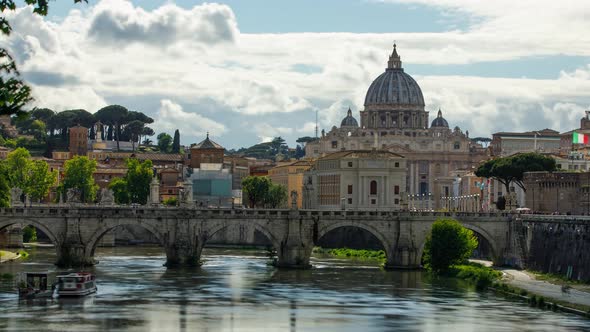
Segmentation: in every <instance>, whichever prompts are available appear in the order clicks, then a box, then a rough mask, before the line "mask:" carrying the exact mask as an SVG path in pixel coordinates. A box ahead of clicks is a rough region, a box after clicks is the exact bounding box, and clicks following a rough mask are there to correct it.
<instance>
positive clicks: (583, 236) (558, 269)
mask: <svg viewBox="0 0 590 332" xmlns="http://www.w3.org/2000/svg"><path fill="white" fill-rule="evenodd" d="M568 217H569V218H568V219H567V220H565V219H563V218H561V216H555V217H552V216H546V217H545V219H544V220H537V221H535V222H523V225H522V226H523V235H524V237H523V238H522V239H521V241H522V242H524V243H523V247H524V248H525V259H524V263H525V264H524V265H525V267H526V268H527V269H530V270H536V271H540V272H543V273H554V274H559V275H563V276H566V277H567V278H569V279H573V280H580V281H590V217H580V218H579V219H578V218H575V217H571V216H568Z"/></svg>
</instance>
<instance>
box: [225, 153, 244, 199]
mask: <svg viewBox="0 0 590 332" xmlns="http://www.w3.org/2000/svg"><path fill="white" fill-rule="evenodd" d="M223 167H224V168H227V169H229V172H230V173H231V175H232V190H239V191H241V190H242V180H243V179H244V178H245V177H247V176H249V175H250V163H249V161H248V159H246V158H244V157H239V156H224V157H223Z"/></svg>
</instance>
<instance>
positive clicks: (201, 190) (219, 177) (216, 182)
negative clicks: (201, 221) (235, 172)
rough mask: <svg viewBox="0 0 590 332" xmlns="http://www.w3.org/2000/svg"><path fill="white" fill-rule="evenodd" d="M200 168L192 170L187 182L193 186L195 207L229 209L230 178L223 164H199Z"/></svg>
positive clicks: (230, 196) (230, 197) (231, 199)
mask: <svg viewBox="0 0 590 332" xmlns="http://www.w3.org/2000/svg"><path fill="white" fill-rule="evenodd" d="M200 166H201V167H200V168H194V169H192V174H191V175H190V176H189V178H188V179H189V181H191V182H192V184H193V199H194V201H195V203H196V204H197V206H207V207H231V206H232V205H233V198H234V193H233V192H232V189H231V188H232V176H231V173H230V172H229V169H227V168H223V164H206V163H201V164H200Z"/></svg>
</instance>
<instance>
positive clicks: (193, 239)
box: [0, 205, 518, 268]
mask: <svg viewBox="0 0 590 332" xmlns="http://www.w3.org/2000/svg"><path fill="white" fill-rule="evenodd" d="M440 217H452V218H455V219H457V220H459V221H460V222H461V223H462V224H463V225H464V226H465V227H467V228H469V229H471V230H473V231H474V232H475V233H477V234H478V235H479V236H480V238H483V239H485V240H486V241H487V242H488V244H489V247H490V248H491V253H492V256H493V260H494V263H496V264H506V263H513V264H514V263H518V262H517V261H518V257H516V256H518V251H517V250H514V248H515V245H514V240H513V239H515V238H517V237H515V236H513V234H512V232H513V227H512V223H513V222H512V219H513V218H512V217H513V216H512V215H511V214H496V213H444V212H391V211H340V210H339V211H316V210H251V209H197V208H165V207H148V206H140V207H129V206H126V207H123V206H112V207H100V206H78V207H76V206H57V205H56V206H52V205H47V206H35V207H26V208H23V207H14V208H3V209H0V229H3V228H5V227H8V226H10V225H13V224H22V225H32V226H35V227H37V228H38V229H40V230H42V231H43V232H44V233H45V234H46V235H47V236H48V237H49V238H50V239H51V241H52V242H53V243H54V245H55V248H56V251H57V262H56V264H57V265H60V266H81V265H92V264H95V263H96V262H95V260H94V252H95V249H96V246H97V243H98V242H99V240H100V239H101V237H102V236H103V235H104V234H106V233H107V232H109V231H111V230H113V229H114V228H116V227H118V226H123V225H135V226H141V227H143V228H145V229H146V230H148V231H149V232H151V233H152V234H153V235H154V236H155V237H156V238H157V239H158V240H159V242H160V243H161V245H162V247H163V248H164V249H165V252H166V265H167V266H169V267H171V266H179V265H188V266H190V265H198V264H199V261H200V256H201V251H202V249H203V247H204V246H205V245H206V243H207V241H208V240H209V239H211V238H212V236H213V235H215V234H216V233H217V232H219V231H221V230H224V229H226V228H229V229H232V230H237V231H239V229H240V228H245V227H254V228H255V229H256V230H258V231H259V232H261V233H262V234H264V235H265V236H266V237H267V238H268V239H269V240H270V242H271V243H272V244H273V246H274V248H275V249H276V251H277V265H278V266H279V267H290V268H306V267H309V266H310V263H309V262H310V256H311V251H312V249H313V247H314V244H315V243H317V242H318V240H319V239H321V238H322V237H323V236H324V235H326V234H327V233H329V232H330V231H332V230H335V229H338V228H340V227H357V228H360V229H363V230H366V231H368V232H369V233H371V234H372V235H374V236H375V237H376V238H377V239H378V240H379V241H380V242H381V244H382V246H383V248H384V250H385V252H386V255H387V262H386V265H385V267H387V268H419V267H420V264H421V259H422V251H423V248H424V242H425V238H426V235H427V234H428V232H429V231H430V229H431V226H432V223H433V222H434V221H435V220H436V219H438V218H440ZM515 257H516V258H515Z"/></svg>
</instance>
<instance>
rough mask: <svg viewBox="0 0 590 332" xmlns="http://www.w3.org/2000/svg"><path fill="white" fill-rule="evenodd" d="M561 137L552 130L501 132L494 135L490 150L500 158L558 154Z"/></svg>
mask: <svg viewBox="0 0 590 332" xmlns="http://www.w3.org/2000/svg"><path fill="white" fill-rule="evenodd" d="M560 145H561V135H560V134H559V132H558V131H555V130H552V129H543V130H537V131H527V132H521V133H519V132H499V133H495V134H492V142H491V143H490V149H491V150H492V154H493V155H494V156H498V157H505V156H510V155H513V154H516V153H523V152H539V153H558V152H559V149H560Z"/></svg>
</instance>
